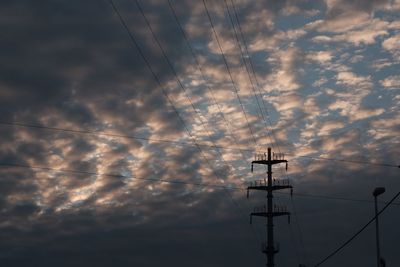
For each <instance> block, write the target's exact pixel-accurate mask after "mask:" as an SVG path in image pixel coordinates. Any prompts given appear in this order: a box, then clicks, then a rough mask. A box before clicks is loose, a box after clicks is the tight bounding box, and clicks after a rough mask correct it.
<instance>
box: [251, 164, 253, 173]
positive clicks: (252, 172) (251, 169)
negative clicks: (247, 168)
mask: <svg viewBox="0 0 400 267" xmlns="http://www.w3.org/2000/svg"><path fill="white" fill-rule="evenodd" d="M251 173H253V164H251Z"/></svg>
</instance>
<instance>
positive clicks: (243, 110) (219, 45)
mask: <svg viewBox="0 0 400 267" xmlns="http://www.w3.org/2000/svg"><path fill="white" fill-rule="evenodd" d="M202 1H203V5H204V9H205V11H206V14H207V17H208V20H209V22H210V25H211V28H212V31H213V33H214V36H215V40H216V41H217V44H218V48H219V50H220V52H221V56H222V59H223V61H224V64H225V67H226V70H227V71H228V75H229V78H230V80H231V83H232V86H233V88H234V91H235V93H236V97H237V99H238V101H239V104H240V107H241V108H242V112H243V114H244V117H245V119H246V123H247V126H248V128H249V131H250V134H251V136H252V137H253V141H254V143H255V145H256V146H257V141H256V138H255V136H254V133H253V130H252V129H251V126H250V123H249V120H248V118H247V113H246V111H245V109H244V106H243V103H242V100H241V98H240V95H239V89H238V88H237V86H236V83H235V81H234V79H233V77H232V73H231V70H230V68H229V65H228V61H227V60H226V57H225V53H224V51H223V49H222V46H221V43H220V42H219V38H218V34H217V31H216V30H215V27H214V23H213V22H212V19H211V15H210V12H209V11H208V8H207V3H206V0H202Z"/></svg>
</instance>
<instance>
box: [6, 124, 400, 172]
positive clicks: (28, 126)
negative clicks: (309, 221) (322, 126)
mask: <svg viewBox="0 0 400 267" xmlns="http://www.w3.org/2000/svg"><path fill="white" fill-rule="evenodd" d="M0 125H4V126H16V127H24V128H32V129H41V130H51V131H58V132H66V133H73V134H86V135H94V136H105V137H113V138H126V139H134V140H143V141H150V142H158V143H168V144H174V145H180V146H195V144H193V143H192V142H185V141H175V140H170V139H157V138H148V137H141V136H135V135H122V134H113V133H106V132H97V131H89V130H77V129H66V128H60V127H50V126H44V125H36V124H28V123H21V122H6V121H0ZM197 145H198V146H200V147H206V148H214V146H213V145H207V144H204V143H198V142H197ZM215 147H217V148H220V149H227V150H235V151H242V152H254V150H253V149H246V148H239V147H227V146H215ZM286 154H287V155H292V156H293V158H307V159H312V160H326V161H333V162H335V161H336V162H345V163H350V164H365V165H372V166H377V167H391V168H400V165H394V164H386V163H375V162H368V161H356V160H346V159H333V158H327V157H313V156H304V155H303V156H300V155H296V154H294V153H286Z"/></svg>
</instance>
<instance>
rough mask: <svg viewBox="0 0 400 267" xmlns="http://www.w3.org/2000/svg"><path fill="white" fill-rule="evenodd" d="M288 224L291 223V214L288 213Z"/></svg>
mask: <svg viewBox="0 0 400 267" xmlns="http://www.w3.org/2000/svg"><path fill="white" fill-rule="evenodd" d="M288 224H290V215H288Z"/></svg>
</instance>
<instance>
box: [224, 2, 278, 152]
mask: <svg viewBox="0 0 400 267" xmlns="http://www.w3.org/2000/svg"><path fill="white" fill-rule="evenodd" d="M231 5H232V7H233V13H234V15H235V18H236V22H237V24H238V26H239V33H240V36H241V38H242V40H243V46H244V50H245V53H246V55H247V58H248V60H249V63H250V69H251V72H252V73H253V76H254V80H255V82H256V85H257V90H258V93H259V95H260V98H261V103H262V105H263V108H264V111H265V114H266V118H267V119H268V122H269V125H270V126H271V134H270V138H271V135H272V138H273V139H274V141H275V143H276V145H277V147H278V152H279V153H281V151H280V149H279V144H278V142H277V140H276V138H275V134H274V131H273V127H272V121H271V118H270V114H269V112H268V109H267V107H266V105H265V101H264V97H263V94H262V92H261V86H260V83H259V82H258V78H257V75H256V71H255V67H254V64H253V61H252V59H251V55H250V53H249V49H248V45H247V41H246V38H245V36H244V34H243V30H242V26H241V24H240V20H239V15H238V13H237V10H236V6H235V2H234V0H231ZM261 114H263V113H261ZM264 121H265V118H264ZM271 146H272V145H271ZM272 148H273V146H272Z"/></svg>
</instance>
